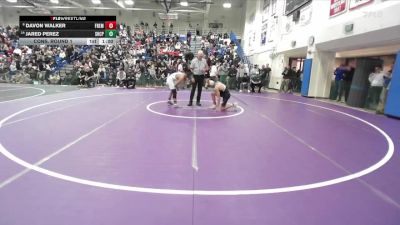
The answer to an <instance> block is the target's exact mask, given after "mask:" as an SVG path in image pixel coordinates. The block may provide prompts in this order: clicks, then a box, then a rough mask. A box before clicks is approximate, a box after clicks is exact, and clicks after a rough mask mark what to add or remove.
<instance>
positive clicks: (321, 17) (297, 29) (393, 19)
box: [243, 0, 400, 95]
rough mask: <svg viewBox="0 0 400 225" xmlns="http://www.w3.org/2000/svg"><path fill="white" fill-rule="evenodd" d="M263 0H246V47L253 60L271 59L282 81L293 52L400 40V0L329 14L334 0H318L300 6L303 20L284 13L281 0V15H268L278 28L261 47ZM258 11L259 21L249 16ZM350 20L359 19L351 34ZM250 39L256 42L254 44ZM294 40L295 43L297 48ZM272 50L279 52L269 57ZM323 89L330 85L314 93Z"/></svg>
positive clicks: (378, 0) (381, 0)
mask: <svg viewBox="0 0 400 225" xmlns="http://www.w3.org/2000/svg"><path fill="white" fill-rule="evenodd" d="M347 1H348V2H349V0H347ZM262 2H263V0H254V1H247V9H246V19H245V21H246V22H245V28H244V38H243V39H244V44H243V47H244V50H245V54H246V55H248V56H252V57H251V59H253V60H254V61H253V63H256V64H263V63H265V62H269V63H270V64H271V65H272V79H276V80H279V79H280V78H281V77H282V76H281V72H282V68H283V66H284V65H286V62H287V58H288V57H289V56H306V55H307V57H310V58H314V55H313V53H314V52H316V51H317V50H318V51H322V52H337V51H344V50H355V49H362V48H369V47H378V46H387V45H395V44H400V16H399V12H400V1H396V0H386V1H384V0H374V1H373V2H372V3H370V4H368V5H365V6H362V7H359V8H357V9H355V10H347V11H346V12H345V13H343V14H341V15H337V16H335V17H332V18H330V16H329V10H330V1H329V0H313V1H312V2H311V3H310V4H308V5H306V6H304V7H303V8H302V9H301V19H300V21H298V22H296V23H295V22H293V21H292V16H291V15H290V16H285V15H284V7H285V1H281V0H278V4H277V13H276V16H277V18H273V17H269V18H268V21H267V23H268V26H270V25H271V24H275V27H276V29H275V30H274V31H273V33H272V35H271V39H272V40H273V41H272V42H268V40H267V44H266V45H265V46H262V45H261V41H260V39H261V30H262V26H263V22H262V4H263V3H262ZM253 14H254V15H255V20H254V21H251V20H250V17H251V15H253ZM348 23H353V24H354V30H353V32H352V33H347V34H346V33H345V32H344V26H345V24H348ZM253 32H255V39H254V41H253V39H251V40H249V39H250V37H251V36H252V35H253ZM310 36H314V37H315V43H314V46H312V47H309V46H308V45H309V44H308V42H309V37H310ZM250 41H252V42H253V43H251V45H252V47H251V48H250V47H249V42H250ZM293 41H295V42H296V45H295V46H294V47H293V46H292V42H293ZM316 54H318V53H316ZM269 55H271V56H272V55H273V56H275V57H272V58H271V57H268V56H269ZM322 55H323V54H322ZM319 56H321V53H319ZM319 56H317V57H319ZM319 60H320V61H324V60H323V59H319ZM325 61H327V60H325ZM328 61H329V60H328ZM332 67H333V65H332ZM329 69H331V68H329ZM314 73H328V71H322V70H321V69H318V71H317V70H315V71H314ZM323 76H325V75H323ZM316 79H317V80H315V81H321V82H325V80H323V81H322V80H320V77H319V78H318V77H317V78H316ZM315 85H317V84H315ZM276 86H278V85H276ZM321 93H322V95H325V93H326V90H324V91H319V90H317V91H316V92H315V94H316V95H319V94H321Z"/></svg>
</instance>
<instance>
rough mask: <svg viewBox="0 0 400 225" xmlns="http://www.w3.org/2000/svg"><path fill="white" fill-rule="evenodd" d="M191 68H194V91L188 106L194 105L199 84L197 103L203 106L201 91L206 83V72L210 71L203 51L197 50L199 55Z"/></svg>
mask: <svg viewBox="0 0 400 225" xmlns="http://www.w3.org/2000/svg"><path fill="white" fill-rule="evenodd" d="M190 69H191V70H192V73H193V77H192V91H191V93H190V101H189V104H188V106H192V105H193V97H194V93H195V92H196V86H197V89H198V90H197V101H196V105H197V106H201V104H200V99H201V91H202V89H203V84H204V74H205V73H206V72H207V71H208V69H209V68H208V65H207V60H205V59H204V53H203V51H198V52H197V57H196V58H195V59H193V60H192V63H191V64H190Z"/></svg>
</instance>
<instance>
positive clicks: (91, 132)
mask: <svg viewBox="0 0 400 225" xmlns="http://www.w3.org/2000/svg"><path fill="white" fill-rule="evenodd" d="M142 103H143V102H142ZM142 103H140V104H142ZM140 104H138V105H136V106H135V107H131V108H130V109H128V110H125V111H124V112H122V113H120V114H118V115H117V116H116V117H114V118H112V119H111V120H108V121H107V122H105V123H103V124H101V125H100V126H98V127H96V128H94V129H93V130H91V131H89V132H88V133H86V134H84V135H82V136H80V137H79V138H78V139H76V140H74V141H72V142H70V143H68V144H66V145H64V147H62V148H60V149H58V150H57V151H55V152H53V153H51V154H50V155H48V156H46V157H44V158H43V159H41V160H39V161H37V162H36V163H35V164H33V165H35V166H40V165H42V164H43V163H45V162H47V161H49V160H50V159H52V158H54V157H55V156H57V155H59V154H60V153H62V152H64V151H65V150H67V149H69V148H70V147H72V146H73V145H75V144H77V143H78V142H80V141H82V140H83V139H85V138H87V137H89V136H90V135H92V134H94V133H95V132H97V131H98V130H100V129H102V128H103V127H105V126H107V125H108V124H110V123H112V122H114V121H116V120H118V119H119V118H121V117H122V116H123V115H125V114H126V113H128V112H129V111H132V110H133V109H134V108H136V107H137V106H139V105H140ZM31 170H32V169H30V168H26V169H24V170H23V171H21V172H19V173H17V174H16V175H14V176H12V177H10V178H8V179H7V180H5V181H3V182H2V183H0V189H1V188H3V187H5V186H7V185H8V184H10V183H12V182H13V181H15V180H17V179H18V178H20V177H22V176H23V175H25V174H27V173H28V172H29V171H31Z"/></svg>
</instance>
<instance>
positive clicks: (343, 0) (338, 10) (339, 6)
mask: <svg viewBox="0 0 400 225" xmlns="http://www.w3.org/2000/svg"><path fill="white" fill-rule="evenodd" d="M346 9H347V0H331V8H330V11H329V16H330V17H333V16H337V15H339V14H342V13H344V12H346Z"/></svg>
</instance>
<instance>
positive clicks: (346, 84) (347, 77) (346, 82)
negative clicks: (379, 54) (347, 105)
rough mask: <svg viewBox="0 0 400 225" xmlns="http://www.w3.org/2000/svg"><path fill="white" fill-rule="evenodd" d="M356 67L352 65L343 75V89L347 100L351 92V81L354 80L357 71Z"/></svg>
mask: <svg viewBox="0 0 400 225" xmlns="http://www.w3.org/2000/svg"><path fill="white" fill-rule="evenodd" d="M355 70H356V69H355V68H354V67H350V69H349V70H347V71H346V73H345V74H344V77H343V89H344V100H345V101H346V102H347V99H348V98H349V94H350V88H351V82H352V81H353V76H354V72H355Z"/></svg>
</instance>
